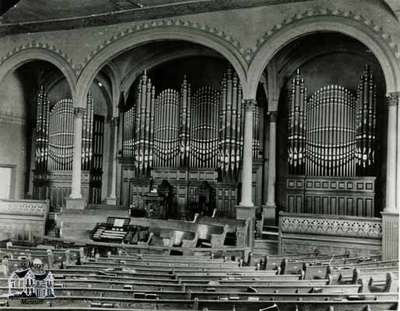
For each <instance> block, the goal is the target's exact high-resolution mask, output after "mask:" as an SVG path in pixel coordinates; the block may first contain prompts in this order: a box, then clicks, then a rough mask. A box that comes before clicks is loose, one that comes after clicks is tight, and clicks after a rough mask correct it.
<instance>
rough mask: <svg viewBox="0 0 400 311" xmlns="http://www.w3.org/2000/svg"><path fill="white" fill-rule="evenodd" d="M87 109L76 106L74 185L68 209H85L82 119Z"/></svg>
mask: <svg viewBox="0 0 400 311" xmlns="http://www.w3.org/2000/svg"><path fill="white" fill-rule="evenodd" d="M85 111H86V109H84V108H74V141H73V156H72V185H71V195H70V196H69V198H68V199H67V200H66V207H67V209H83V208H84V207H85V202H84V200H83V198H82V192H81V175H82V174H81V162H82V159H81V158H82V121H83V115H84V113H85Z"/></svg>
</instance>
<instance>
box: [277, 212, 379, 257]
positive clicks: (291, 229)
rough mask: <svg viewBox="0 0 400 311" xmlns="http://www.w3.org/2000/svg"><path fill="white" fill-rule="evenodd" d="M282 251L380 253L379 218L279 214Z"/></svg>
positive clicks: (288, 252) (358, 254) (366, 254)
mask: <svg viewBox="0 0 400 311" xmlns="http://www.w3.org/2000/svg"><path fill="white" fill-rule="evenodd" d="M279 222H280V226H279V228H280V250H281V252H282V253H285V254H290V253H307V252H308V253H309V252H314V251H315V250H316V249H318V250H319V251H320V252H321V253H331V254H343V253H344V252H345V251H349V252H350V254H351V255H352V256H353V255H354V256H369V255H380V254H381V244H382V241H381V240H382V220H381V219H380V218H369V217H354V216H335V215H313V214H291V213H283V212H281V213H280V219H279Z"/></svg>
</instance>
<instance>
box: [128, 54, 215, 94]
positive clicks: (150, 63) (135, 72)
mask: <svg viewBox="0 0 400 311" xmlns="http://www.w3.org/2000/svg"><path fill="white" fill-rule="evenodd" d="M196 55H202V56H203V55H205V56H213V55H214V54H212V53H205V52H200V51H199V50H198V49H189V50H182V51H177V52H175V53H173V54H172V53H164V54H159V55H156V56H152V57H150V59H145V60H144V61H143V62H141V64H140V65H139V66H138V67H134V68H132V70H130V71H129V73H128V74H126V78H124V79H123V80H122V82H121V91H122V92H124V93H126V92H128V90H129V88H130V87H131V86H132V84H133V83H134V82H135V80H136V79H137V78H138V76H139V75H140V74H141V73H142V72H143V71H144V70H145V69H148V70H149V69H151V68H153V67H156V66H158V65H160V64H162V63H165V62H169V61H172V60H175V59H179V58H183V57H188V56H196Z"/></svg>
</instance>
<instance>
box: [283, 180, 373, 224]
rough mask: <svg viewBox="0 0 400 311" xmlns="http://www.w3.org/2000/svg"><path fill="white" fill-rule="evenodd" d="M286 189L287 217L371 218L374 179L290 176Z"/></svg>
mask: <svg viewBox="0 0 400 311" xmlns="http://www.w3.org/2000/svg"><path fill="white" fill-rule="evenodd" d="M286 189H287V196H286V210H287V211H288V212H291V213H313V214H333V215H354V216H367V217H371V216H374V215H375V208H374V207H375V206H374V204H375V202H374V197H375V177H354V178H350V177H348V178H342V177H326V178H323V177H322V178H320V177H308V176H307V177H304V176H291V177H289V178H288V179H287V181H286Z"/></svg>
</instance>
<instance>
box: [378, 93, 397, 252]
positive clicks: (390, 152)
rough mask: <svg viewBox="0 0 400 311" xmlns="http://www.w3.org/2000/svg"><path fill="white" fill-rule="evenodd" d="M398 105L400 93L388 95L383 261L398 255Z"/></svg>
mask: <svg viewBox="0 0 400 311" xmlns="http://www.w3.org/2000/svg"><path fill="white" fill-rule="evenodd" d="M399 103H400V92H396V93H390V94H389V95H388V97H387V104H388V120H387V123H388V132H387V160H386V200H385V209H384V210H383V212H382V257H383V260H393V259H398V253H399V210H398V204H399V196H400V195H399V191H400V184H399V169H400V168H399V166H400V163H399V161H398V160H399V150H398V149H399V137H398V136H399V135H398V133H399V130H400V124H399V122H400V119H399V114H400V111H399V110H400V108H399Z"/></svg>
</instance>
